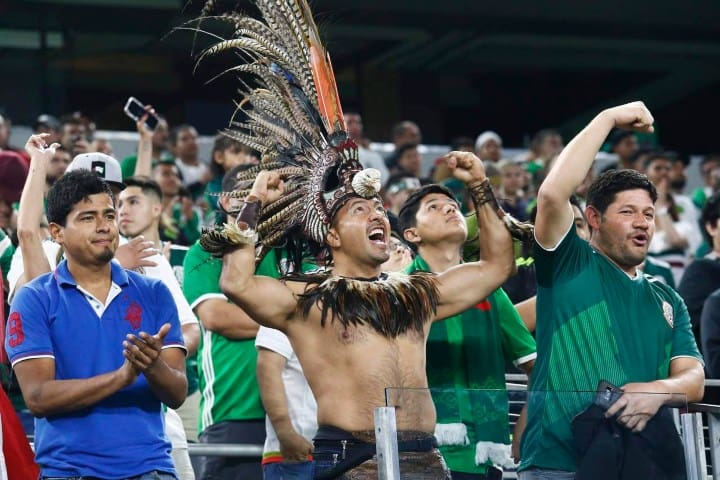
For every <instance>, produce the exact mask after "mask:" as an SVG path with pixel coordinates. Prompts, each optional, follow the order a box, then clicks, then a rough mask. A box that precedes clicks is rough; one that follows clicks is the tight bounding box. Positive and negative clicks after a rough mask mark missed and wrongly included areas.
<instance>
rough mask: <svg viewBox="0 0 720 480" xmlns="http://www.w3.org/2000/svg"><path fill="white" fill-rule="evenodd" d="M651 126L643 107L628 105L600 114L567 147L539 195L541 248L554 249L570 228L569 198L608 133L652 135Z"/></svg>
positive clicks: (538, 219)
mask: <svg viewBox="0 0 720 480" xmlns="http://www.w3.org/2000/svg"><path fill="white" fill-rule="evenodd" d="M652 124H653V117H652V115H651V114H650V111H649V110H648V109H647V108H646V107H645V104H644V103H642V102H633V103H628V104H625V105H621V106H619V107H614V108H609V109H607V110H603V111H602V112H600V113H599V114H598V115H597V116H596V117H595V118H594V119H593V120H592V121H591V122H590V123H589V124H588V125H587V126H586V127H585V128H584V129H583V130H582V131H581V132H580V133H578V134H577V136H576V137H575V138H573V139H572V141H571V142H570V143H568V144H567V146H566V147H565V148H564V149H563V151H562V152H561V153H560V156H559V157H558V159H557V161H556V162H555V164H554V165H553V167H552V169H551V170H550V172H549V173H548V175H547V177H546V178H545V180H544V181H543V183H542V186H541V187H540V190H539V191H538V200H537V217H536V219H535V238H536V239H537V241H538V243H540V245H541V246H542V247H544V248H546V249H551V248H554V247H555V246H557V244H558V243H559V242H560V240H562V237H563V235H565V233H567V231H568V229H569V228H570V225H572V223H573V213H572V207H571V206H570V201H569V199H570V196H571V195H572V194H573V193H575V190H576V189H577V187H578V186H579V185H580V184H581V183H582V182H583V180H584V179H585V175H586V174H587V172H588V170H590V168H591V167H592V164H593V161H594V160H595V155H596V154H597V152H598V151H599V150H600V147H601V146H602V144H603V142H604V141H605V138H606V137H607V136H608V133H610V130H612V129H613V127H619V128H625V129H631V130H636V131H642V132H652V131H653V126H652Z"/></svg>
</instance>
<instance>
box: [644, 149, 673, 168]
mask: <svg viewBox="0 0 720 480" xmlns="http://www.w3.org/2000/svg"><path fill="white" fill-rule="evenodd" d="M656 160H667V161H668V162H670V163H671V164H672V163H673V161H674V160H675V155H674V154H673V153H672V152H666V151H665V150H652V151H651V152H650V153H649V154H648V156H647V157H646V158H645V161H644V162H643V167H645V169H647V167H649V166H650V164H651V163H652V162H654V161H656Z"/></svg>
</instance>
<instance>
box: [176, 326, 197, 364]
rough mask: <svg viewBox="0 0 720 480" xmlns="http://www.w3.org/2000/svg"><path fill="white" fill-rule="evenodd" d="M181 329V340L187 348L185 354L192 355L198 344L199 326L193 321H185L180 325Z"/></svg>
mask: <svg viewBox="0 0 720 480" xmlns="http://www.w3.org/2000/svg"><path fill="white" fill-rule="evenodd" d="M180 330H182V336H183V342H184V343H185V349H187V356H188V357H189V356H191V355H194V354H195V352H197V349H198V347H199V346H200V326H199V325H198V324H197V322H195V323H185V324H182V325H180Z"/></svg>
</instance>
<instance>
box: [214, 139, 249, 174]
mask: <svg viewBox="0 0 720 480" xmlns="http://www.w3.org/2000/svg"><path fill="white" fill-rule="evenodd" d="M231 148H235V149H239V150H241V151H243V152H247V153H249V154H250V155H254V156H256V157H257V158H260V152H258V151H257V150H253V149H252V148H250V147H248V146H247V145H245V144H244V143H241V142H238V141H237V140H235V139H234V138H232V137H229V136H227V135H225V134H223V133H219V134H218V135H216V136H215V141H214V142H213V147H212V152H210V173H211V174H212V175H213V177H219V176H221V175H225V170H223V167H222V165H220V164H219V163H217V162H216V161H215V153H216V152H224V151H225V150H229V149H231Z"/></svg>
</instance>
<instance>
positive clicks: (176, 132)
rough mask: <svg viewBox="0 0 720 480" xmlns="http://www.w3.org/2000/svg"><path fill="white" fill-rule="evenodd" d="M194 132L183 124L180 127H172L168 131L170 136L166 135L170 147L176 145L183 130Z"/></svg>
mask: <svg viewBox="0 0 720 480" xmlns="http://www.w3.org/2000/svg"><path fill="white" fill-rule="evenodd" d="M190 129H193V130H195V127H193V126H192V125H190V124H188V123H183V124H181V125H178V126H176V127H173V128H172V129H171V130H170V134H169V135H168V140H169V141H170V145H172V146H175V144H177V140H178V137H179V136H180V132H184V131H185V130H190Z"/></svg>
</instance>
